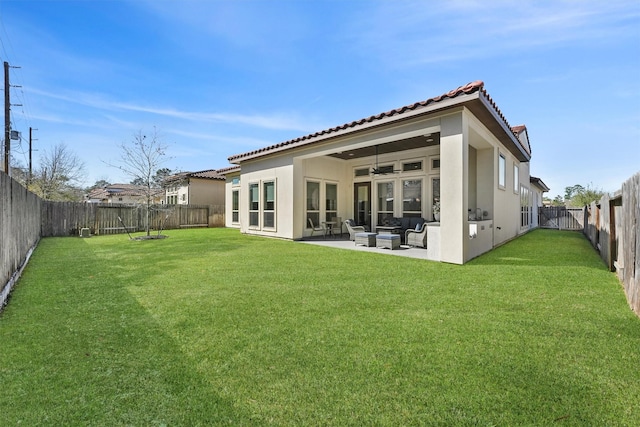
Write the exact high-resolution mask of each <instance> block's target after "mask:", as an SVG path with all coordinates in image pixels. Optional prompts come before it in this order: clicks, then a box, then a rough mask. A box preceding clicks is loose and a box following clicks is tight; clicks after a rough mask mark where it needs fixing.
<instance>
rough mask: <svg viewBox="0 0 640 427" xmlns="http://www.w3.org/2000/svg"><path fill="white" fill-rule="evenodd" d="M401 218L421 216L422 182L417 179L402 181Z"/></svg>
mask: <svg viewBox="0 0 640 427" xmlns="http://www.w3.org/2000/svg"><path fill="white" fill-rule="evenodd" d="M402 216H403V217H421V216H422V181H421V180H419V179H407V180H404V181H402Z"/></svg>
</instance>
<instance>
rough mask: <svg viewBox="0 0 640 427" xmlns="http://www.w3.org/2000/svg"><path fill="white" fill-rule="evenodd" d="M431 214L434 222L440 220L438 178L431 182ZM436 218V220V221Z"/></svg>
mask: <svg viewBox="0 0 640 427" xmlns="http://www.w3.org/2000/svg"><path fill="white" fill-rule="evenodd" d="M431 213H432V214H433V215H434V220H436V221H439V218H440V178H433V179H432V180H431ZM436 216H437V218H438V219H436Z"/></svg>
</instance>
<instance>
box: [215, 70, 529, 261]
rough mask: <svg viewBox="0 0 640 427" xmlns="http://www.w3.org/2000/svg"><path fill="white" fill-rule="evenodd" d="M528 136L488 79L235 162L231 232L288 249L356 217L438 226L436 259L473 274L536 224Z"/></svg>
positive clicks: (433, 242) (433, 231) (433, 230)
mask: <svg viewBox="0 0 640 427" xmlns="http://www.w3.org/2000/svg"><path fill="white" fill-rule="evenodd" d="M530 159H531V148H530V146H529V140H528V135H527V130H526V127H524V126H518V127H514V128H512V127H511V126H510V125H509V123H508V122H507V120H506V119H505V117H504V116H503V114H502V112H501V111H500V109H499V108H498V107H497V106H496V104H495V103H494V101H493V100H492V99H491V97H490V96H489V95H488V94H487V92H486V91H485V89H484V83H483V82H481V81H476V82H472V83H469V84H467V85H465V86H461V87H459V88H457V89H454V90H452V91H450V92H448V93H445V94H443V95H440V96H437V97H434V98H430V99H427V100H426V101H422V102H418V103H415V104H412V105H408V106H405V107H402V108H399V109H395V110H391V111H388V112H385V113H381V114H378V115H375V116H371V117H368V118H364V119H361V120H357V121H353V122H350V123H346V124H343V125H341V126H337V127H334V128H330V129H327V130H323V131H321V132H317V133H313V134H310V135H306V136H303V137H300V138H296V139H293V140H290V141H285V142H282V143H279V144H276V145H272V146H269V147H265V148H261V149H257V150H254V151H250V152H247V153H243V154H238V155H234V156H231V157H229V162H230V163H231V164H235V165H236V166H233V167H230V168H227V169H224V170H220V171H218V172H219V173H221V174H224V175H226V177H227V181H226V182H227V183H226V186H227V197H228V198H229V200H232V203H230V204H228V207H227V211H226V212H227V215H226V225H227V226H229V227H237V228H239V229H240V231H241V232H243V233H247V234H257V235H262V236H273V237H279V238H286V239H294V240H295V239H302V238H304V237H307V236H309V235H311V233H312V229H311V228H310V226H309V219H311V220H312V221H313V222H314V224H317V223H318V222H322V221H329V220H330V219H331V218H333V217H341V218H342V219H343V220H344V219H347V218H353V219H354V220H355V222H356V223H357V224H362V225H366V226H368V227H370V228H371V229H375V227H376V226H377V225H381V222H382V220H383V219H384V218H386V217H389V216H394V217H405V218H406V217H423V218H426V219H427V220H433V218H434V213H435V212H434V206H439V210H440V221H439V222H433V223H430V224H429V231H428V233H427V243H428V247H427V252H428V255H427V257H428V258H429V259H433V260H437V261H444V262H449V263H454V264H463V263H465V262H466V261H468V260H470V259H471V258H474V257H476V256H478V255H480V254H482V253H484V252H487V251H489V250H491V249H492V248H493V247H495V246H498V245H501V244H503V243H504V242H506V241H508V240H510V239H513V238H515V237H517V236H518V235H519V234H521V233H524V232H526V231H528V230H529V229H531V228H532V227H534V226H535V224H534V222H533V221H532V219H533V214H532V212H533V206H534V205H533V202H532V197H530V192H531V185H530V175H529V161H530Z"/></svg>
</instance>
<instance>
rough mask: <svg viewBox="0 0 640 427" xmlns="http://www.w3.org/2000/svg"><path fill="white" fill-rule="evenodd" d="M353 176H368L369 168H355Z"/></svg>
mask: <svg viewBox="0 0 640 427" xmlns="http://www.w3.org/2000/svg"><path fill="white" fill-rule="evenodd" d="M354 175H355V176H369V168H366V169H356V170H355V171H354Z"/></svg>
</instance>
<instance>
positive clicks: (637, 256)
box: [584, 173, 640, 316]
mask: <svg viewBox="0 0 640 427" xmlns="http://www.w3.org/2000/svg"><path fill="white" fill-rule="evenodd" d="M584 211H585V217H586V222H585V227H584V234H585V235H586V236H587V238H588V239H589V241H590V242H591V244H592V245H593V246H594V247H595V248H596V249H597V250H598V252H599V253H600V256H601V257H602V259H603V260H604V262H605V263H606V264H607V266H608V267H609V270H610V271H615V272H616V273H617V275H618V278H619V279H620V281H621V282H622V284H623V287H624V290H625V294H626V296H627V301H628V302H629V306H630V307H631V309H632V310H633V311H634V312H635V313H636V314H638V315H639V316H640V222H639V221H640V173H637V174H636V175H634V176H633V177H631V178H630V179H628V180H627V181H626V182H625V183H624V184H622V189H621V190H620V191H618V192H617V193H616V194H614V195H613V196H612V197H611V196H609V195H604V196H603V197H602V198H601V199H600V201H597V202H593V203H591V204H590V205H589V206H586V207H585V208H584Z"/></svg>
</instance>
